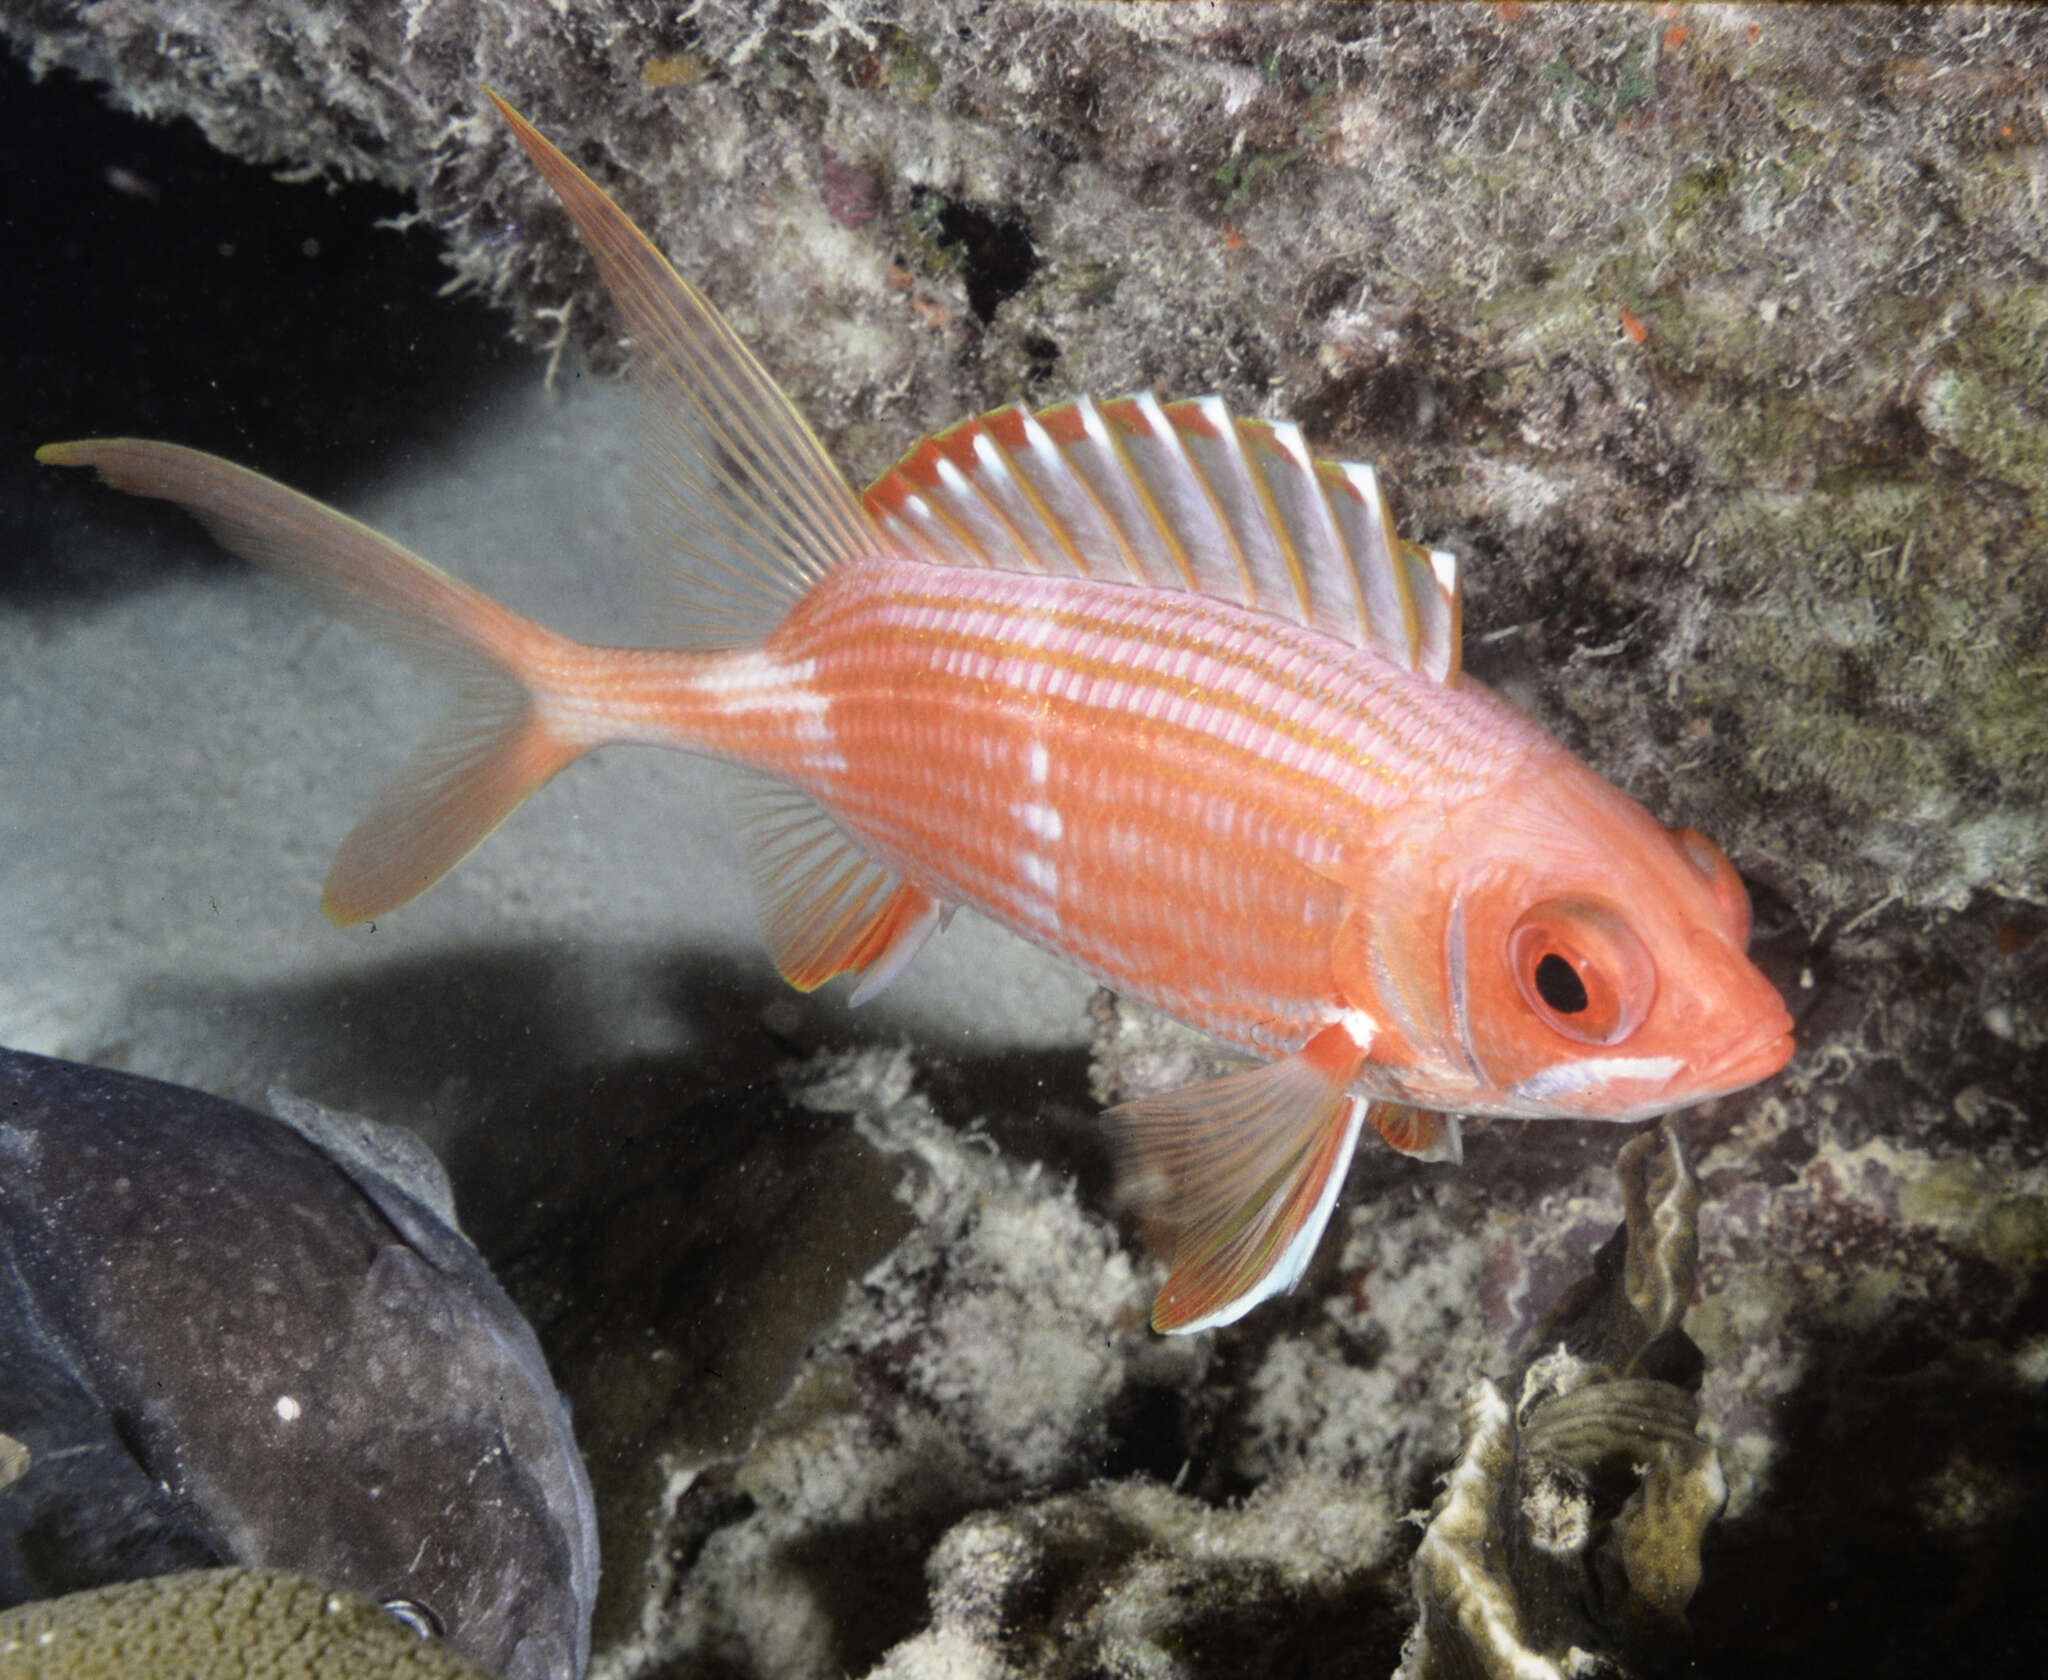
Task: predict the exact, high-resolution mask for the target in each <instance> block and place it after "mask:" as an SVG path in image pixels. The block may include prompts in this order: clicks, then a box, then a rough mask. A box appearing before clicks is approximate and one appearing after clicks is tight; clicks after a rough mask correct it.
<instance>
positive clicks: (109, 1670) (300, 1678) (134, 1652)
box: [0, 1569, 490, 1680]
mask: <svg viewBox="0 0 2048 1680" xmlns="http://www.w3.org/2000/svg"><path fill="white" fill-rule="evenodd" d="M257 1675H261V1676H262V1677H263V1680H489V1676H490V1671H489V1670H487V1669H482V1668H479V1667H477V1666H476V1664H474V1663H472V1662H468V1661H466V1660H465V1659H463V1658H462V1657H459V1656H457V1655H456V1654H455V1653H454V1652H453V1651H452V1650H450V1649H449V1648H448V1646H447V1645H445V1644H443V1643H442V1642H441V1641H440V1640H439V1639H435V1638H431V1637H424V1638H423V1637H422V1636H421V1634H420V1633H419V1631H418V1630H416V1629H414V1628H412V1627H408V1626H407V1625H405V1624H404V1623H402V1622H400V1621H399V1620H398V1619H397V1618H396V1617H393V1616H389V1615H386V1614H385V1613H384V1612H383V1611H382V1610H380V1609H378V1608H377V1606H376V1605H374V1604H372V1603H371V1602H370V1601H369V1600H368V1599H365V1598H359V1597H357V1596H356V1595H355V1594H354V1593H349V1592H341V1591H338V1590H337V1589H335V1588H333V1587H330V1586H327V1585H324V1584H323V1583H321V1582H319V1581H309V1580H307V1579H306V1578H305V1577H304V1576H302V1575H288V1574H285V1573H284V1572H283V1571H281V1570H274V1569H202V1570H195V1571H192V1572H191V1573H189V1574H182V1575H159V1576H155V1577H153V1578H152V1579H150V1580H147V1581H124V1582H120V1583H117V1584H116V1585H113V1586H106V1587H95V1588H93V1589H92V1590H90V1591H87V1592H75V1593H70V1594H67V1595H66V1596H65V1597H63V1598H52V1599H45V1600H42V1601H41V1602H39V1603H35V1604H25V1605H21V1606H19V1607H18V1608H16V1609H13V1610H0V1676H4V1677H5V1680H142V1677H143V1676H147V1677H148V1680H252V1677H253V1676H257Z"/></svg>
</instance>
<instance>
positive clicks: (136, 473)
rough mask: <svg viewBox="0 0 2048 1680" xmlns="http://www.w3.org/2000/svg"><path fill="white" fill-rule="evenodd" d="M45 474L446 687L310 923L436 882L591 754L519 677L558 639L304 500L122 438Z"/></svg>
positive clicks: (47, 458) (368, 909) (528, 680)
mask: <svg viewBox="0 0 2048 1680" xmlns="http://www.w3.org/2000/svg"><path fill="white" fill-rule="evenodd" d="M36 459H37V460H39V461H42V462H44V463H45V464H47V465H50V466H59V467H95V468H97V469H98V470H99V474H100V476H101V477H102V478H103V479H105V480H106V482H107V483H109V484H111V485H112V486H114V488H115V489H117V490H125V491H127V492H128V493H129V494H131V495H136V496H149V497H155V498H158V499H160V500H163V501H168V502H175V503H177V504H178V505H179V506H180V507H182V508H184V509H185V510H186V512H188V513H190V514H192V515H193V516H194V517H195V518H196V519H198V520H199V521H200V523H201V524H203V525H205V526H206V528H207V529H208V530H209V531H211V532H212V533H213V535H214V537H215V539H216V540H217V541H218V542H219V543H220V544H221V546H222V547H223V548H226V549H228V550H229V551H231V552H232V553H235V554H239V555H240V556H242V558H243V559H245V560H250V561H253V562H255V563H256V564H257V565H259V566H263V567H265V568H266V569H268V570H270V571H273V572H278V573H280V574H282V575H283V576H285V577H287V578H289V579H291V580H292V582H294V583H296V584H298V585H300V586H301V587H302V588H304V589H306V590H307V591H308V592H310V593H311V594H313V595H315V596H316V597H318V598H319V599H320V600H321V601H323V602H324V603H325V604H326V605H328V606H329V607H331V608H332V609H333V610H334V611H335V612H337V613H339V614H340V615H341V616H342V617H344V618H347V619H349V620H350V621H351V622H353V623H355V624H357V625H360V626H361V627H362V628H364V629H366V630H368V631H370V632H371V633H373V634H375V635H377V636H379V637H382V638H383V639H384V640H386V641H389V642H391V643H393V644H394V645H396V646H397V647H398V648H399V649H400V650H401V651H402V652H405V653H407V654H409V655H411V656H412V657H413V658H414V659H416V660H418V661H419V662H420V663H421V664H423V665H426V666H428V667H429V668H431V669H433V670H435V671H437V672H439V673H440V674H441V675H443V676H445V677H447V678H449V679H450V680H451V681H452V682H453V683H454V684H455V688H456V701H455V704H454V706H453V707H452V708H451V710H450V711H449V714H448V716H447V718H446V719H445V720H444V722H443V723H442V725H441V727H440V729H439V730H438V731H437V732H436V733H435V734H434V736H433V737H432V738H431V739H430V740H429V741H428V742H427V743H426V745H424V746H423V747H421V748H420V750H419V751H418V752H417V753H416V754H414V756H413V759H412V762H411V763H410V764H409V765H408V766H407V767H406V769H405V770H404V771H403V772H401V773H400V775H399V776H398V778H397V779H396V780H395V781H394V782H392V784H391V785H390V786H389V787H388V788H386V789H385V790H384V792H383V794H382V795H381V796H380V797H379V799H378V801H377V803H376V805H375V807H373V808H372V810H371V811H370V814H369V815H368V816H366V817H365V818H363V820H362V821H361V822H360V823H358V824H357V825H356V826H355V828H354V829H353V830H352V831H351V832H350V834H349V836H348V838H347V839H346V840H345V841H343V842H342V847H341V850H340V852H339V853H338V854H337V855H336V857H335V860H334V867H333V869H332V870H331V871H330V872H329V874H328V877H327V890H326V895H325V897H324V898H323V899H322V901H321V903H322V908H323V909H324V910H325V911H326V912H327V914H328V916H329V917H330V918H332V919H333V920H334V921H335V922H337V923H340V924H343V925H346V924H348V923H351V922H361V921H367V920H369V919H370V918H371V917H373V916H378V915H382V914H383V913H385V912H386V911H388V910H392V909H395V908H396V907H397V906H398V905H400V904H403V903H404V902H405V901H406V900H407V899H410V898H413V897H416V896H417V895H418V894H420V893H421V892H424V891H425V890H426V889H427V888H428V887H430V886H432V885H433V884H434V882H436V881H438V880H439V879H440V878H441V877H442V876H443V875H445V874H447V873H448V871H449V870H451V869H453V868H454V867H455V865H456V864H458V863H460V862H461V861H462V859H463V858H464V857H466V856H467V855H468V854H469V852H470V851H471V850H472V849H473V848H474V847H475V846H476V845H477V843H478V842H479V841H481V840H482V839H483V838H484V836H485V835H487V834H489V833H490V831H491V830H492V829H494V828H496V827H497V826H498V824H499V823H501V822H503V821H504V820H505V818H506V817H507V816H509V815H510V814H511V812H512V810H513V808H514V807H515V806H517V805H518V804H519V803H520V801H521V800H523V799H525V798H526V796H527V795H528V794H530V793H532V792H533V791H534V790H535V789H536V788H538V787H540V785H541V784H542V783H543V782H545V781H547V780H548V779H549V777H551V776H553V775H554V774H555V772H556V771H558V770H560V769H562V767H563V766H564V765H566V764H568V763H570V762H571V761H572V760H574V759H575V758H577V757H578V756H579V755H580V754H581V753H582V752H584V751H585V750H586V749H587V748H588V747H590V746H592V745H594V744H595V743H594V742H591V741H565V740H563V739H561V738H560V737H559V736H557V735H554V734H552V733H551V732H550V731H549V730H548V728H547V726H546V724H545V722H544V720H543V718H542V716H541V714H540V712H539V711H538V710H537V709H536V707H535V704H534V698H535V694H536V692H537V690H538V688H539V686H540V684H539V683H538V681H537V680H536V678H535V677H534V675H533V673H534V672H535V671H537V670H538V669H540V668H541V666H542V665H543V663H544V662H545V660H546V659H547V657H548V656H549V653H550V650H558V649H560V648H561V647H563V646H564V645H565V644H564V643H563V642H562V641H561V639H560V638H559V637H556V636H553V635H551V634H550V633H549V632H548V631H546V630H543V629H541V627H540V626H538V625H536V624H534V623H532V622H531V621H530V620H528V619H525V618H522V617H520V616H519V614H517V613H515V612H513V611H512V610H511V609H510V608H507V607H501V606H500V605H498V603H497V602H495V601H493V600H492V599H491V598H490V597H489V596H487V595H485V594H483V593H482V592H481V591H479V590H476V589H472V588H471V587H470V586H469V585H468V584H466V583H464V582H462V581H461V580H460V579H459V578H454V577H450V576H449V575H448V574H447V573H446V572H444V571H442V570H440V569H439V568H438V567H436V566H434V565H431V564H430V563H429V562H427V561H425V560H423V559H421V558H420V557H419V556H418V555H417V554H414V553H413V552H411V550H409V549H406V548H403V547H401V546H400V545H399V544H397V543H395V542H393V541H391V539H390V538H388V537H384V536H380V535H378V533H377V532H375V531H373V530H371V529H370V528H369V526H367V525H363V524H360V523H358V522H357V521H356V520H353V519H350V518H348V517H347V516H346V515H345V514H340V513H337V512H335V511H334V509H332V508H330V507H324V506H322V505H321V504H320V503H319V502H316V501H314V500H313V499H312V498H311V497H309V496H302V495H300V494H299V493H298V492H297V491H295V490H287V489H286V488H285V487H284V486H283V485H281V484H279V483H277V482H276V481H275V480H273V479H268V478H265V477H263V475H262V474H260V473H253V472H250V471H249V470H248V469H247V468H246V467H238V466H235V465H234V464H233V463H232V462H228V461H223V460H221V459H219V458H218V457H217V456H213V455H206V454H202V453H200V452H199V451H198V450H196V449H184V448H181V447H179V446H178V445H176V444H169V443H147V442H143V441H141V440H138V439H135V438H88V439H84V440H82V441H79V442H75V443H52V444H46V445H44V446H43V447H42V448H41V449H39V450H37V451H36Z"/></svg>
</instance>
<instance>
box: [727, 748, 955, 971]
mask: <svg viewBox="0 0 2048 1680" xmlns="http://www.w3.org/2000/svg"><path fill="white" fill-rule="evenodd" d="M741 815H742V818H743V821H744V824H745V827H746V829H747V835H748V839H749V841H750V842H751V843H752V848H753V861H754V894H755V897H756V899H757V900H758V902H759V904H760V908H761V927H762V933H763V936H764V937H765V938H766V940H767V944H768V954H769V956H770V957H772V958H773V959H774V962H775V967H776V969H777V971H778V972H779V973H780V974H781V975H782V977H783V979H785V980H787V981H788V982H789V983H790V984H791V985H792V986H794V987H796V988H797V990H798V991H802V992H809V991H815V990H816V989H817V988H818V987H819V986H822V985H823V984H824V983H825V982H826V981H827V980H830V979H831V978H833V976H835V975H839V974H846V973H849V972H851V973H857V974H859V975H861V976H862V979H861V983H860V985H859V986H858V987H857V988H856V989H855V991H854V994H853V999H852V1001H853V1002H854V1003H856V1004H862V1003H865V1002H867V1001H868V999H869V998H871V997H873V996H874V995H875V994H876V993H877V992H879V991H881V990H882V988H883V987H885V986H887V985H888V984H889V983H890V981H892V980H894V979H895V978H896V976H897V975H899V974H900V973H902V972H903V970H904V968H905V967H906V966H907V965H908V963H909V962H910V959H911V958H912V957H914V956H915V955H916V954H917V952H918V948H919V947H920V946H922V945H923V944H924V942H925V940H927V939H928V938H930V937H931V934H932V930H933V929H934V928H936V927H937V926H938V925H939V923H940V921H941V919H942V918H943V915H944V906H943V905H941V904H939V903H938V902H937V901H936V900H934V899H933V898H932V897H931V895H930V894H929V893H927V892H925V891H924V889H923V888H921V887H918V886H915V885H913V884H912V883H910V882H908V881H906V880H904V879H903V878H902V877H901V876H900V875H898V874H897V873H896V871H895V870H893V869H891V868H890V867H889V866H888V865H887V864H886V863H883V862H882V861H881V860H880V859H878V858H876V857H873V856H872V855H870V854H869V853H868V852H867V851H865V850H863V849H862V847H861V845H860V844H859V842H858V841H856V840H855V839H854V838H853V837H852V836H851V835H849V834H848V833H847V832H846V830H845V829H843V828H842V827H840V825H839V823H838V822H837V820H836V819H834V818H833V817H832V815H831V814H830V813H829V812H827V811H826V810H825V809H824V808H823V807H821V806H820V805H819V804H818V803H817V802H816V801H815V800H813V799H811V798H810V797H809V796H808V795H807V794H803V793H799V792H798V791H797V790H796V789H794V788H790V787H784V786H782V785H780V784H774V785H770V786H765V787H761V788H758V789H754V790H751V791H750V793H749V795H748V797H747V799H746V801H745V803H744V805H743V807H742V811H741Z"/></svg>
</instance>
